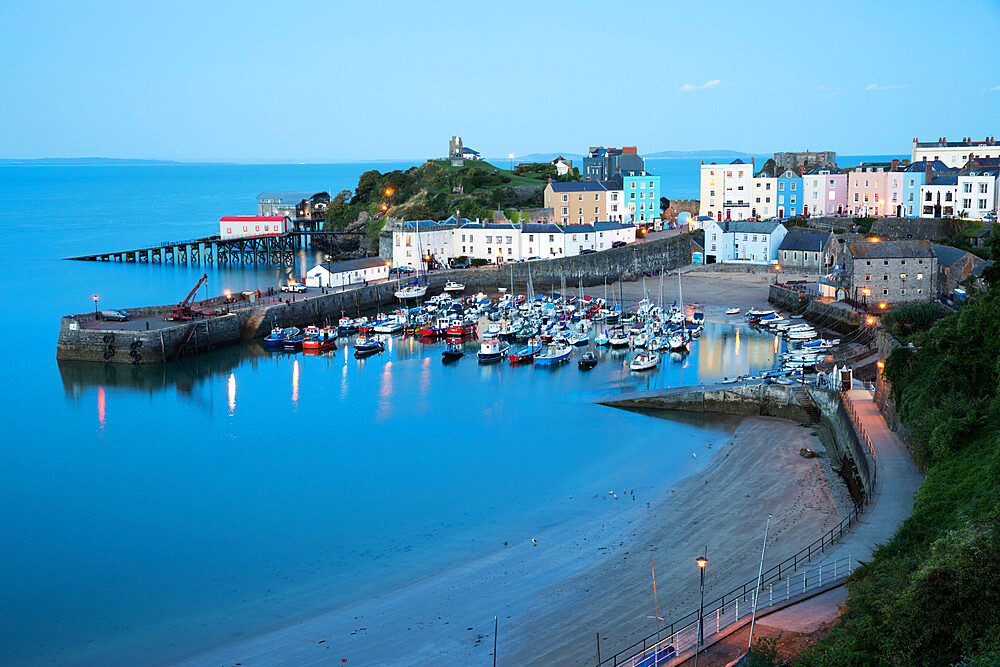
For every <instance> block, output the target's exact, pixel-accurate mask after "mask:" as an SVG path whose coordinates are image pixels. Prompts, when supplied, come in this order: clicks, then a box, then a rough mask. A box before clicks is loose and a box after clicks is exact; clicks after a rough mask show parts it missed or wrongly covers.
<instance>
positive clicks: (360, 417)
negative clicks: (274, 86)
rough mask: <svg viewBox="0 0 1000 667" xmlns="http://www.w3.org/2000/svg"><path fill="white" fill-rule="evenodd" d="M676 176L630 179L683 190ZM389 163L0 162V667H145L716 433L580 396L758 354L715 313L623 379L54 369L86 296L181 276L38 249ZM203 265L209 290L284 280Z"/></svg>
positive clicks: (565, 374)
mask: <svg viewBox="0 0 1000 667" xmlns="http://www.w3.org/2000/svg"><path fill="white" fill-rule="evenodd" d="M682 163H687V164H682ZM696 165H697V161H662V164H661V163H657V164H656V165H655V169H656V170H657V171H659V172H660V173H663V174H665V175H666V174H670V175H671V176H670V177H671V179H672V180H671V182H672V183H676V186H674V185H671V186H670V188H671V189H668V190H667V192H668V193H669V194H671V195H672V196H676V197H687V196H692V195H693V194H695V193H696V191H697V170H696ZM406 166H409V165H406V164H385V163H380V164H333V165H263V166H262V165H176V166H144V167H0V211H2V214H0V215H2V220H3V236H2V237H0V258H2V267H3V274H4V279H3V281H2V282H0V302H2V312H3V313H4V314H5V315H6V316H7V320H6V322H7V325H6V331H7V337H6V340H7V342H6V349H7V353H6V355H5V359H4V363H3V364H2V365H0V381H2V385H3V386H4V387H5V388H6V392H5V400H6V401H7V405H8V407H7V411H6V412H7V414H8V415H9V417H8V419H7V420H6V426H7V430H8V435H7V437H5V438H3V439H2V441H0V452H2V460H3V466H2V468H0V514H2V517H3V520H2V524H0V608H2V609H3V610H4V622H3V623H2V624H0V662H3V663H7V664H10V663H16V664H42V663H45V664H49V663H52V662H57V663H81V664H88V663H89V664H109V663H119V664H121V663H123V662H134V661H142V662H165V661H169V660H172V659H176V658H180V657H183V656H186V655H190V654H191V653H192V652H197V651H200V650H203V649H206V648H209V647H212V646H214V645H218V644H225V643H229V642H231V641H233V640H235V639H237V638H239V637H245V636H250V635H253V634H256V633H260V632H264V631H266V630H269V629H272V628H275V627H279V626H281V625H285V624H287V623H288V622H290V621H293V620H295V619H298V618H304V617H307V616H310V615H313V614H315V613H318V612H320V611H324V610H327V609H330V608H332V607H336V606H337V605H341V604H347V603H350V602H352V601H357V600H359V599H363V598H365V597H367V596H371V595H374V594H377V593H380V592H384V591H386V590H388V589H390V588H392V587H393V586H396V585H398V584H401V583H405V582H406V581H410V580H413V579H415V578H416V577H419V576H422V575H425V574H429V573H432V572H436V571H439V570H442V569H444V568H446V567H448V566H450V565H454V564H456V563H458V562H463V561H466V560H469V559H471V558H475V557H476V556H478V555H480V554H482V553H485V552H486V551H489V550H490V549H493V548H496V545H497V544H498V543H500V542H502V541H504V540H518V539H527V537H528V536H530V535H531V534H532V533H535V532H537V531H539V530H543V529H545V528H546V527H548V526H553V525H557V524H559V523H561V522H565V521H568V520H572V519H574V518H578V517H583V516H593V513H595V512H601V511H602V510H603V511H607V507H606V505H607V503H605V504H603V505H604V506H605V507H603V508H602V506H601V504H599V503H593V504H589V505H587V504H581V503H577V504H576V505H573V504H570V503H567V502H566V501H565V499H566V498H568V497H569V496H571V495H575V496H576V497H589V496H590V494H591V492H600V493H605V492H606V489H610V488H625V487H626V486H627V487H629V488H634V489H636V493H637V494H638V493H642V494H643V495H645V496H649V495H652V494H654V493H656V492H657V491H658V489H660V488H662V484H663V483H664V480H669V479H674V478H677V477H678V476H680V475H683V474H685V473H686V472H688V471H690V470H691V469H692V466H693V465H694V462H693V461H692V459H691V458H690V451H692V450H691V447H693V446H695V445H698V444H702V443H704V441H705V440H709V441H711V440H713V439H716V440H718V439H719V438H724V437H725V433H724V431H723V430H722V429H721V428H719V427H711V426H709V427H701V426H695V425H691V424H687V423H680V422H677V423H675V422H666V421H661V420H657V419H656V418H654V417H649V416H644V415H640V414H633V413H626V412H620V411H614V410H610V409H607V408H599V407H596V406H594V405H593V404H592V403H591V400H592V398H593V397H594V396H596V395H601V394H606V393H608V392H616V391H623V390H629V389H637V388H638V389H643V388H647V387H657V386H676V385H679V384H687V383H693V382H696V381H697V380H699V379H711V378H718V377H721V376H722V375H734V374H737V373H740V372H745V371H746V370H748V369H750V368H754V367H769V366H770V365H771V354H772V349H771V339H769V338H758V337H756V336H754V335H752V334H750V333H749V332H747V331H743V332H741V336H742V337H741V338H739V339H737V337H736V334H735V332H734V331H733V330H732V329H731V328H730V327H728V326H723V325H713V326H712V327H710V328H709V330H708V331H706V335H705V336H703V337H702V339H701V341H700V342H698V343H697V344H696V347H695V350H694V352H693V353H692V354H691V355H690V356H689V357H688V358H687V359H686V360H685V362H683V363H674V364H667V365H665V367H664V368H662V369H661V370H660V371H659V372H657V373H654V374H652V375H648V376H644V377H643V378H642V379H638V378H636V377H633V376H630V375H629V373H628V372H627V371H626V370H625V368H624V367H623V365H622V364H623V361H624V359H623V357H621V356H618V355H617V354H615V355H611V356H609V357H608V358H606V359H605V360H604V363H602V364H600V365H599V366H598V367H597V369H595V371H593V372H592V373H590V374H587V375H584V374H581V373H579V372H578V371H577V369H576V367H575V366H567V367H563V368H558V369H554V370H551V371H541V370H537V371H536V370H535V369H533V368H530V367H529V368H510V367H507V366H506V365H498V366H492V367H479V366H478V365H477V364H476V363H475V361H474V360H473V359H463V360H461V361H460V362H459V363H457V364H454V365H452V366H443V365H442V364H441V360H440V350H439V349H438V348H437V347H425V346H423V345H421V344H419V343H417V342H414V341H410V340H403V339H401V340H398V341H396V342H395V344H394V346H393V348H392V349H391V350H390V351H389V352H387V353H386V354H383V355H381V356H378V357H374V358H370V359H367V360H365V361H363V362H358V361H356V360H354V359H353V357H351V356H350V355H349V354H347V353H346V352H345V351H344V350H339V351H337V352H335V353H332V354H330V355H326V356H318V357H303V356H301V355H284V354H271V353H269V352H267V351H265V350H263V349H261V348H260V347H259V346H257V345H253V344H251V345H247V346H236V347H231V348H228V349H224V350H219V351H217V352H214V353H212V354H210V355H205V356H203V357H199V358H196V359H190V360H186V361H183V362H179V363H176V364H171V365H168V366H163V367H150V368H147V367H142V368H133V367H129V366H118V365H103V364H80V363H77V364H63V365H59V364H57V363H56V359H55V343H56V337H57V333H58V323H59V317H60V316H61V315H63V314H67V313H78V312H84V311H88V310H89V309H90V308H92V307H93V302H92V295H94V294H96V295H98V298H99V303H100V305H101V306H102V307H128V306H136V305H148V304H158V303H168V302H176V301H179V300H181V299H182V298H183V297H184V295H185V294H186V293H187V292H188V291H189V290H190V288H191V287H192V286H193V285H194V283H195V282H196V281H197V279H198V277H200V275H201V274H202V272H203V271H206V269H205V268H203V267H190V266H169V265H168V266H154V265H124V264H98V263H90V262H67V261H64V260H63V259H62V258H64V257H67V256H72V255H78V254H84V253H90V252H97V251H108V250H114V249H124V248H129V247H139V246H142V245H143V244H147V243H156V242H159V241H161V240H168V239H183V238H193V237H198V236H204V235H208V234H211V233H214V232H215V230H216V229H217V220H218V218H219V217H220V216H221V215H233V214H251V213H254V212H255V210H256V201H255V196H256V194H257V193H258V192H260V191H262V190H268V189H295V190H308V189H315V190H331V191H339V190H340V189H343V188H350V187H352V186H353V185H354V184H355V183H356V179H357V176H358V175H359V174H360V173H361V172H362V171H364V170H366V169H369V168H377V169H380V170H383V171H385V170H389V169H393V168H405V167H406ZM653 166H654V165H651V167H653ZM661 170H662V171H661ZM682 183H683V185H682ZM310 261H311V259H310V258H309V257H308V256H303V257H302V258H301V260H300V262H301V266H307V265H309V264H310ZM207 272H208V274H209V282H208V288H207V293H208V294H219V293H221V292H222V291H223V290H224V289H233V290H237V289H241V288H250V287H252V288H258V287H266V286H268V285H276V284H277V283H278V282H279V281H280V280H281V279H282V278H283V277H284V274H285V271H284V270H280V269H275V268H248V269H226V268H218V267H211V268H208V269H207ZM296 272H297V273H298V272H300V270H299V269H297V270H296ZM653 424H655V425H656V430H655V431H651V430H650V426H651V425H653ZM651 432H655V433H658V434H663V437H651V436H650V433H651ZM705 458H707V457H702V458H701V459H699V460H698V464H702V463H703V460H704V459H705Z"/></svg>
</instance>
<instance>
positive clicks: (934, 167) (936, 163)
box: [903, 160, 948, 173]
mask: <svg viewBox="0 0 1000 667" xmlns="http://www.w3.org/2000/svg"><path fill="white" fill-rule="evenodd" d="M927 164H929V165H930V166H931V172H935V171H948V165H946V164H945V163H944V162H942V161H941V160H928V161H927ZM903 171H906V172H910V173H914V172H924V171H926V169H925V168H924V161H923V160H920V161H918V162H914V163H913V164H911V165H910V166H909V167H907V168H906V169H904V170H903Z"/></svg>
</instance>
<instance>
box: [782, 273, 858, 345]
mask: <svg viewBox="0 0 1000 667" xmlns="http://www.w3.org/2000/svg"><path fill="white" fill-rule="evenodd" d="M767 300H768V302H769V303H771V304H772V305H774V306H778V307H779V308H783V309H785V310H788V311H791V312H792V313H795V314H800V315H802V317H803V319H805V320H807V321H809V322H812V323H814V324H819V325H821V326H824V327H826V328H828V329H833V330H834V331H837V332H839V333H848V332H850V331H854V330H855V329H857V328H858V327H859V326H861V314H860V313H858V312H857V311H855V310H853V309H851V308H847V307H845V306H844V305H843V304H840V303H838V302H836V301H830V300H826V299H823V298H822V297H820V296H818V295H816V294H812V293H810V292H804V291H798V290H794V289H789V288H788V287H784V286H782V285H771V287H770V288H769V290H768V297H767Z"/></svg>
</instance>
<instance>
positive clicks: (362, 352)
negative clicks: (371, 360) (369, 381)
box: [354, 336, 385, 357]
mask: <svg viewBox="0 0 1000 667" xmlns="http://www.w3.org/2000/svg"><path fill="white" fill-rule="evenodd" d="M383 350H385V342H384V341H383V340H382V339H381V338H380V337H379V336H358V337H357V339H356V340H355V341H354V356H355V357H366V356H368V355H369V354H376V353H378V352H382V351H383Z"/></svg>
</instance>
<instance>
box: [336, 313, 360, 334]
mask: <svg viewBox="0 0 1000 667" xmlns="http://www.w3.org/2000/svg"><path fill="white" fill-rule="evenodd" d="M337 333H338V334H340V335H341V336H350V335H351V334H356V333H358V323H357V322H356V321H354V320H352V319H351V318H349V317H341V318H340V321H339V322H337Z"/></svg>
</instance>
